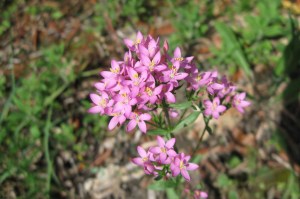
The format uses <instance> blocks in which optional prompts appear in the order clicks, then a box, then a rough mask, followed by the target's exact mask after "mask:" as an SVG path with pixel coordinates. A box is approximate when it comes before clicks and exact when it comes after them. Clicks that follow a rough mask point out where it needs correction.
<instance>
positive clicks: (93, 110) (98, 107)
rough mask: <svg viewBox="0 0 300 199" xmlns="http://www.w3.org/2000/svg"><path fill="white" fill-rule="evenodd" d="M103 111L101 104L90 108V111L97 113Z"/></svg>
mask: <svg viewBox="0 0 300 199" xmlns="http://www.w3.org/2000/svg"><path fill="white" fill-rule="evenodd" d="M102 111H103V109H102V107H101V106H94V107H92V108H90V109H89V110H88V112H89V113H92V114H96V113H101V112H102Z"/></svg>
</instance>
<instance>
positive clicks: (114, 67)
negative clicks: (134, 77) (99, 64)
mask: <svg viewBox="0 0 300 199" xmlns="http://www.w3.org/2000/svg"><path fill="white" fill-rule="evenodd" d="M122 72H123V70H122V68H121V67H120V65H119V63H118V62H117V61H115V60H112V61H111V68H110V71H102V72H101V75H102V76H103V77H104V78H116V77H117V76H118V75H120V74H121V73H122Z"/></svg>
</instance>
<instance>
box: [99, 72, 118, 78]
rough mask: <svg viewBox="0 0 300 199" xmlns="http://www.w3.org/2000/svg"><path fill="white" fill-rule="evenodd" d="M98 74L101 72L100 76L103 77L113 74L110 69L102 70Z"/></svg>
mask: <svg viewBox="0 0 300 199" xmlns="http://www.w3.org/2000/svg"><path fill="white" fill-rule="evenodd" d="M100 74H101V75H102V77H104V78H110V77H112V76H114V75H115V74H114V73H112V72H110V71H102V72H101V73H100Z"/></svg>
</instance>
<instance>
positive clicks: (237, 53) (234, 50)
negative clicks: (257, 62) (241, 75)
mask: <svg viewBox="0 0 300 199" xmlns="http://www.w3.org/2000/svg"><path fill="white" fill-rule="evenodd" d="M215 26H216V29H217V31H218V32H219V33H220V35H221V37H222V40H223V49H230V50H231V53H230V55H231V57H232V58H233V59H234V60H235V61H236V62H237V64H239V65H240V66H241V67H242V69H243V70H244V72H245V73H246V75H248V76H252V71H251V68H250V65H249V63H248V61H247V59H246V57H245V55H244V52H243V50H242V48H241V46H240V44H239V42H238V40H237V38H236V36H235V35H234V32H233V31H232V30H231V28H229V27H228V26H227V25H226V24H224V23H216V25H215Z"/></svg>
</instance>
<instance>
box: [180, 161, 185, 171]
mask: <svg viewBox="0 0 300 199" xmlns="http://www.w3.org/2000/svg"><path fill="white" fill-rule="evenodd" d="M179 168H180V169H184V168H185V166H184V164H183V161H180V164H179Z"/></svg>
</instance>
